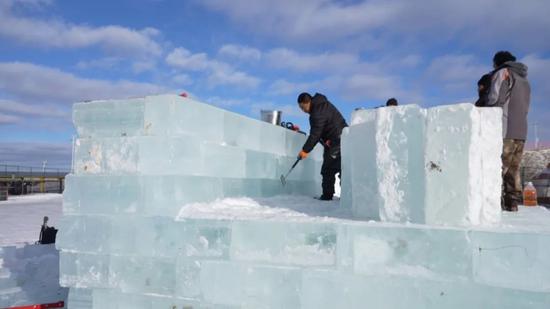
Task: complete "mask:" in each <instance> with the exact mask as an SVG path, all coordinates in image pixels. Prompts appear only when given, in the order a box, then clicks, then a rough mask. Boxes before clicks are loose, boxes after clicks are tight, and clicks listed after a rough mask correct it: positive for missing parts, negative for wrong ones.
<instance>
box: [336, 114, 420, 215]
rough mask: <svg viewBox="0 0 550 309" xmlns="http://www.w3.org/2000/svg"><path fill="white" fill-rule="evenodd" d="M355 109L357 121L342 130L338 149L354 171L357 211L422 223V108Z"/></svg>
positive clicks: (354, 204)
mask: <svg viewBox="0 0 550 309" xmlns="http://www.w3.org/2000/svg"><path fill="white" fill-rule="evenodd" d="M356 113H360V114H361V118H360V121H359V120H358V119H356V120H355V123H356V125H354V126H352V127H350V128H349V132H347V131H346V132H345V133H344V135H343V139H344V142H343V144H344V145H343V147H344V149H343V150H342V152H343V153H344V154H343V155H344V157H345V158H347V160H346V161H344V162H343V165H344V167H343V168H344V170H346V171H349V172H351V173H352V175H351V186H352V188H351V191H353V194H352V199H351V200H352V201H351V203H352V204H353V206H352V207H353V209H354V211H355V213H356V214H357V216H358V217H361V218H372V219H380V220H382V221H391V222H406V221H413V222H421V221H422V220H423V214H422V210H423V207H422V205H423V202H424V201H423V197H424V192H423V191H424V187H423V185H424V181H423V178H424V177H423V176H424V173H423V169H422V166H421V165H420V164H419V163H420V162H421V161H422V160H423V153H424V147H423V144H424V139H423V136H424V119H425V117H424V112H423V110H422V109H421V108H419V107H418V106H416V105H407V106H400V107H389V108H379V109H375V110H370V111H367V110H360V111H357V112H356ZM355 118H357V117H355ZM345 177H349V176H345ZM345 190H348V189H345ZM348 194H349V193H348ZM345 201H349V199H348V200H345ZM348 203H349V202H348Z"/></svg>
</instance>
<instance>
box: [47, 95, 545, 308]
mask: <svg viewBox="0 0 550 309" xmlns="http://www.w3.org/2000/svg"><path fill="white" fill-rule="evenodd" d="M148 102H156V103H157V104H158V105H152V103H148ZM134 103H135V105H133V104H128V103H127V102H120V103H117V102H104V103H99V104H98V103H94V104H88V105H86V104H83V105H77V106H76V107H75V124H76V126H77V129H78V132H79V136H80V144H79V145H78V147H77V149H76V155H75V164H76V170H75V174H74V175H72V176H71V177H70V181H69V182H68V184H67V191H66V193H65V203H64V212H65V214H64V221H63V225H62V227H61V228H60V232H59V236H58V244H57V245H58V247H59V248H60V249H61V253H60V255H61V261H60V263H61V264H60V269H61V279H60V280H61V283H62V285H64V286H68V287H71V291H70V293H69V308H102V309H105V308H133V309H136V308H137V309H153V308H155V309H156V308H168V309H174V308H177V309H183V308H187V309H189V308H195V309H196V308H226V309H229V308H306V309H313V308H315V309H318V308H407V309H410V308H428V309H430V308H434V309H435V308H549V306H550V259H548V256H550V251H549V250H550V249H549V248H550V230H549V229H548V228H546V229H542V230H537V229H533V230H530V229H526V230H522V231H518V230H515V229H513V228H506V229H504V228H494V229H487V228H486V227H483V228H472V227H465V226H456V227H444V226H431V225H418V224H402V223H388V222H361V221H349V220H343V219H335V218H324V217H320V218H315V217H313V218H309V220H304V221H289V220H285V219H286V218H272V219H270V220H268V219H263V220H250V218H248V219H247V218H246V215H245V214H243V213H240V216H242V217H238V216H237V217H236V218H235V219H233V220H222V219H204V218H203V219H201V218H193V217H192V216H190V217H186V218H184V219H183V221H178V220H175V219H174V216H173V215H174V213H176V212H177V210H178V209H179V207H181V206H183V205H184V204H186V203H191V202H196V201H206V202H207V201H208V200H212V199H215V198H216V197H224V196H238V195H247V196H251V195H252V196H254V195H255V196H269V195H272V194H279V193H293V192H296V193H305V194H310V193H312V191H311V190H313V188H311V187H310V182H311V185H313V184H315V185H317V183H316V182H317V181H318V180H317V179H318V178H316V177H318V176H317V175H316V174H317V172H318V162H315V161H312V162H311V164H312V165H311V166H307V165H303V166H302V168H303V169H302V170H300V171H299V172H298V173H296V174H295V175H294V178H293V182H291V183H290V184H289V185H288V188H285V189H284V190H285V191H281V190H282V189H281V188H276V187H273V186H271V181H272V180H276V181H278V180H277V179H274V178H271V177H275V178H276V177H277V176H278V174H279V173H280V169H281V168H282V169H283V170H284V169H286V168H288V165H287V164H290V163H291V162H290V161H292V159H293V157H294V153H295V152H296V151H295V147H297V148H299V147H300V146H301V145H300V144H301V143H302V142H303V138H301V137H299V136H297V135H294V133H292V132H287V131H284V130H283V131H279V132H282V134H280V135H279V138H275V137H274V138H272V139H269V143H265V141H264V138H263V137H262V136H267V135H266V134H265V133H262V130H261V128H263V127H262V126H263V125H264V124H263V123H256V122H254V121H251V120H250V119H247V118H244V117H241V116H238V115H234V114H224V112H222V114H221V116H220V115H219V114H217V112H218V111H219V110H216V109H213V108H210V107H208V106H205V105H201V104H198V103H196V102H193V101H190V100H185V99H180V98H175V97H152V98H146V99H144V100H141V101H139V100H138V101H137V102H136V101H134ZM187 103H189V106H190V108H188V110H187V113H189V114H191V115H192V116H188V115H186V113H185V112H183V110H182V111H181V112H178V109H180V108H181V106H178V104H187ZM191 104H192V105H191ZM185 106H186V107H188V105H185ZM197 110H200V112H197ZM459 111H460V109H459ZM220 112H221V111H220ZM117 113H119V114H118V116H116V115H117ZM425 114H426V113H425V112H423V111H422V110H420V109H418V108H416V107H406V108H403V109H402V110H399V112H397V113H396V114H395V115H391V114H385V115H383V116H381V118H380V119H379V120H378V121H379V122H378V123H379V124H380V125H383V126H384V128H386V129H387V130H389V132H380V133H379V134H378V135H372V136H371V135H368V133H360V134H357V135H356V136H355V139H353V140H350V139H349V138H345V139H344V140H343V143H344V146H343V147H344V149H347V148H346V147H350V146H356V145H357V147H360V148H358V149H359V150H358V151H361V152H360V154H361V155H369V156H371V157H370V159H371V160H377V156H380V155H381V153H385V154H386V155H388V157H386V158H379V159H380V160H381V161H379V162H380V164H381V165H383V166H384V167H385V168H387V171H380V172H379V174H376V175H377V176H376V177H379V178H377V179H379V180H377V181H379V182H381V183H383V184H384V186H391V185H393V184H395V181H396V180H400V179H402V182H400V183H399V184H398V187H397V188H380V189H377V190H386V191H384V192H389V193H388V196H389V197H392V198H393V197H395V196H397V198H396V199H395V200H391V199H389V198H388V197H382V198H380V199H379V201H376V203H378V204H376V205H377V206H376V207H378V208H376V209H380V208H379V207H380V206H379V205H381V204H382V205H383V204H384V203H386V204H389V205H392V207H393V208H392V209H385V210H384V211H383V212H377V211H373V213H376V214H378V218H387V219H389V220H396V221H401V220H414V218H415V216H417V214H415V211H416V209H417V208H418V209H421V208H422V207H423V205H414V207H413V206H411V207H410V208H401V206H400V203H401V202H403V201H407V202H411V203H413V202H414V201H418V200H420V199H421V198H422V197H423V196H424V200H427V199H429V198H430V197H425V195H422V194H420V195H417V194H416V192H414V190H416V188H417V187H416V186H417V184H416V183H414V180H415V179H416V177H417V175H416V174H415V175H409V176H408V177H407V178H399V177H401V176H402V173H401V171H402V170H403V169H405V168H412V167H411V166H412V165H414V164H413V163H414V162H416V161H417V160H419V158H418V157H419V156H420V159H421V160H422V163H421V166H422V170H424V157H425V156H424V150H422V151H418V149H416V148H415V146H414V145H415V143H416V142H415V141H417V142H419V143H425V144H427V143H426V142H425V139H424V138H423V136H422V135H420V134H418V135H415V134H416V133H415V132H409V131H411V130H413V128H414V126H415V124H417V123H419V122H420V123H423V122H422V121H420V120H419V119H418V118H419V117H420V118H421V119H422V117H425ZM140 115H141V116H140ZM144 115H145V116H144ZM419 115H422V116H419ZM199 116H200V117H202V119H203V120H202V122H201V123H199V122H198V120H197V119H198V117H199ZM367 116H368V115H367ZM109 117H110V118H109ZM115 118H116V119H117V120H114V119H115ZM155 119H158V120H157V121H154V120H155ZM211 119H217V121H212V122H210V120H211ZM373 121H374V120H373ZM206 122H209V123H211V124H212V125H213V126H205V125H204V124H205V123H206ZM219 122H222V123H223V124H224V126H225V128H221V129H220V131H217V130H215V126H216V124H219ZM249 124H250V125H252V124H254V125H257V126H258V128H257V129H256V130H252V129H250V128H249V127H248V125H249ZM375 124H376V123H369V122H365V125H366V126H368V125H370V126H371V127H374V126H375ZM234 126H238V127H241V128H243V127H246V128H247V129H246V128H245V129H241V130H236V129H235V128H234ZM427 127H428V128H429V126H427ZM195 128H200V129H197V130H196V131H193V130H195ZM352 128H353V127H352ZM274 129H277V130H279V128H274ZM277 130H275V131H273V133H278V132H277ZM425 130H428V129H425ZM258 131H259V132H260V133H258ZM243 132H250V134H251V135H250V136H245V135H241V134H243ZM357 132H360V131H354V130H350V132H349V133H348V134H349V135H350V136H351V135H352V134H354V133H357ZM255 134H256V135H258V134H259V136H260V137H258V139H259V140H261V141H264V144H263V145H262V146H260V147H259V148H255V147H257V146H258V143H254V142H252V140H255V139H256V137H254V135H255ZM365 134H366V135H365ZM285 135H286V137H285ZM289 136H290V137H291V138H289ZM414 136H416V137H414ZM183 137H184V138H183ZM367 137H368V138H369V139H370V141H367V140H364V138H367ZM217 138H218V140H216V139H217ZM414 138H417V140H414ZM455 138H456V137H455ZM281 140H284V143H283V142H282V141H281ZM376 140H379V141H384V142H385V143H387V144H386V145H385V146H383V147H385V149H381V150H372V149H369V148H368V147H367V146H365V145H358V144H359V143H364V144H367V145H368V144H369V143H370V144H371V146H374V145H376V143H374V141H376ZM188 141H190V142H188ZM191 142H193V143H194V142H196V144H192V145H194V146H193V147H195V148H193V149H194V151H191V150H189V149H188V148H186V147H183V145H190V144H188V143H191ZM178 143H179V144H178ZM275 144H278V145H284V146H285V147H284V151H282V152H280V153H278V155H279V156H280V157H278V160H277V164H278V165H277V166H276V167H273V166H272V165H271V164H273V162H272V160H271V159H270V158H271V157H269V156H268V155H266V153H268V154H273V153H276V151H277V150H279V151H280V148H278V147H274V145H275ZM178 145H180V146H178ZM211 146H212V147H214V146H215V147H218V148H217V149H218V150H219V149H225V150H227V149H226V148H231V149H232V150H234V152H231V151H217V152H216V151H214V150H213V149H214V148H211ZM269 147H273V148H269ZM361 147H362V148H361ZM243 148H244V149H246V151H255V152H254V156H256V155H258V156H260V157H261V156H263V155H265V157H264V160H262V159H260V158H256V159H257V160H256V159H255V157H254V156H248V153H247V152H246V151H245V153H246V154H245V155H244V156H243V155H242V152H239V151H240V150H242V149H243ZM269 149H271V150H269ZM195 151H199V152H201V155H200V156H199V155H197V156H196V157H192V156H194V155H195V154H196V152H195ZM427 151H428V153H431V152H430V151H431V149H428V150H427ZM358 153H359V152H358ZM403 153H407V154H406V155H404V154H403ZM317 155H318V154H317ZM342 155H343V160H344V162H350V161H351V160H353V158H354V153H350V152H344V153H343V154H342ZM189 157H192V158H194V159H189ZM207 157H216V158H217V160H219V161H218V162H216V163H213V162H210V161H209V160H205V158H207ZM155 158H161V159H159V160H161V161H162V162H157V160H156V159H155ZM392 158H393V159H392ZM448 158H449V160H454V161H457V162H458V163H457V164H463V163H462V161H460V160H459V158H457V157H451V156H450V157H448ZM248 159H250V161H248V162H253V161H254V162H255V163H254V164H252V163H249V164H247V163H246V162H247V161H246V160H248ZM394 159H396V162H393V161H392V160H394ZM186 160H188V161H186ZM243 160H244V161H245V163H243V162H242V161H243ZM265 160H267V162H266V161H265ZM432 160H440V161H438V162H440V163H441V165H443V164H452V163H453V162H445V161H444V160H443V158H439V157H438V158H434V159H432ZM287 161H288V162H287ZM306 162H307V161H306ZM443 162H445V163H443ZM302 163H305V162H302ZM353 163H354V164H356V165H354V166H351V167H350V166H349V165H346V164H344V168H345V170H346V171H347V172H344V173H343V176H344V179H343V182H344V184H343V185H344V186H345V185H346V184H347V185H351V187H350V188H346V187H343V188H342V192H343V194H346V193H345V192H352V193H355V192H356V190H359V189H361V190H363V188H361V187H360V188H356V187H355V185H356V183H355V182H357V181H363V180H364V179H365V176H364V175H363V176H362V175H357V174H356V173H357V172H358V171H361V170H362V169H364V168H366V169H368V170H373V171H376V172H377V173H378V171H377V170H376V169H374V168H373V167H372V166H365V165H362V164H365V163H364V162H356V161H353ZM240 164H244V165H245V167H246V173H244V174H243V173H242V170H239V169H237V168H234V166H233V165H240ZM190 165H191V166H190ZM441 165H440V166H441ZM273 173H275V175H273ZM373 173H374V172H373ZM411 173H419V174H420V176H422V175H424V174H423V172H418V170H415V169H414V168H413V170H412V171H411ZM220 175H223V176H220ZM267 175H269V176H267ZM346 175H348V176H346ZM422 177H424V179H425V178H427V177H430V176H422ZM426 183H427V181H424V182H423V184H422V186H425V184H426ZM423 188H424V187H423ZM315 189H316V188H315ZM286 190H288V191H286ZM390 190H393V191H390ZM407 190H408V191H407ZM424 190H427V189H424ZM400 191H407V192H404V193H400ZM421 191H422V190H421ZM436 192H437V191H436ZM463 192H464V191H461V192H459V193H460V194H462V193H463ZM343 198H347V199H348V200H350V198H351V197H350V196H349V195H348V196H344V197H343ZM365 198H370V197H368V196H366V197H365ZM343 201H344V200H343ZM462 201H463V202H464V203H466V201H465V200H462ZM468 202H470V201H468ZM320 203H321V202H320ZM423 203H425V202H423ZM461 206H462V207H466V206H467V205H461ZM358 211H363V210H362V209H358ZM426 213H428V212H426ZM461 214H462V213H461ZM453 215H456V214H454V213H453ZM539 217H540V216H539ZM457 220H458V219H457Z"/></svg>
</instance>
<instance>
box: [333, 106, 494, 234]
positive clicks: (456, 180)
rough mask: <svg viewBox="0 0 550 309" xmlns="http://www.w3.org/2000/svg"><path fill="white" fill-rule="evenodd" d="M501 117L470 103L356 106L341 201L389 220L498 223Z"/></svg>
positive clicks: (346, 138)
mask: <svg viewBox="0 0 550 309" xmlns="http://www.w3.org/2000/svg"><path fill="white" fill-rule="evenodd" d="M501 117H502V113H501V110H500V109H499V108H476V107H474V106H473V105H471V104H456V105H450V106H439V107H434V108H430V109H422V108H420V107H418V106H416V105H406V106H399V107H384V108H378V109H372V110H357V111H355V112H354V114H353V115H352V121H351V124H352V125H351V126H350V127H349V128H348V129H346V130H345V131H344V133H343V137H342V139H343V142H342V143H343V149H342V153H343V155H344V156H347V157H346V158H347V159H346V160H343V162H342V164H343V174H344V180H343V181H344V183H346V180H347V181H349V184H350V188H348V189H347V190H343V195H345V196H343V197H342V203H343V205H345V206H347V207H351V208H352V209H353V212H354V214H355V215H356V216H357V217H359V218H364V219H374V220H381V221H389V222H416V223H426V224H452V225H455V224H459V225H469V224H473V225H479V224H492V223H496V222H498V221H499V220H500V184H501V176H500V168H501V164H500V153H501V151H502V135H501V132H502V128H501ZM346 174H349V175H346Z"/></svg>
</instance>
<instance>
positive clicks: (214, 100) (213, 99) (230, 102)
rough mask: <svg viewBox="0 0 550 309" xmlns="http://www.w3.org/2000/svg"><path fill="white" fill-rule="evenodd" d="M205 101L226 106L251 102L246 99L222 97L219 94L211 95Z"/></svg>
mask: <svg viewBox="0 0 550 309" xmlns="http://www.w3.org/2000/svg"><path fill="white" fill-rule="evenodd" d="M204 102H206V103H208V104H212V105H216V106H219V107H224V108H227V107H233V106H240V105H246V104H250V101H249V100H246V99H232V98H222V97H218V96H214V97H209V98H207V99H206V100H204Z"/></svg>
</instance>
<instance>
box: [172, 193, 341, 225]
mask: <svg viewBox="0 0 550 309" xmlns="http://www.w3.org/2000/svg"><path fill="white" fill-rule="evenodd" d="M339 206H340V200H339V199H338V198H336V199H334V200H332V201H319V200H317V199H314V198H312V197H310V196H292V195H281V196H274V197H267V198H250V197H238V198H225V199H219V200H216V201H214V202H210V203H195V204H189V205H185V206H184V207H182V208H181V210H180V212H179V215H178V216H177V218H176V220H185V218H196V219H197V218H202V219H226V220H227V219H244V220H284V221H332V220H341V219H348V220H351V219H352V214H351V211H349V210H347V209H342V208H340V207H339Z"/></svg>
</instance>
